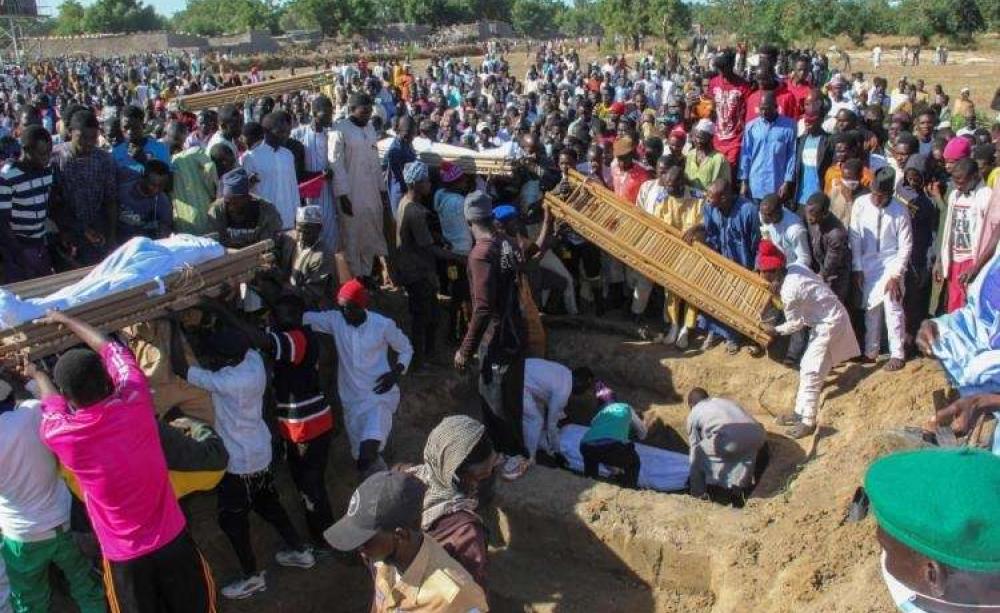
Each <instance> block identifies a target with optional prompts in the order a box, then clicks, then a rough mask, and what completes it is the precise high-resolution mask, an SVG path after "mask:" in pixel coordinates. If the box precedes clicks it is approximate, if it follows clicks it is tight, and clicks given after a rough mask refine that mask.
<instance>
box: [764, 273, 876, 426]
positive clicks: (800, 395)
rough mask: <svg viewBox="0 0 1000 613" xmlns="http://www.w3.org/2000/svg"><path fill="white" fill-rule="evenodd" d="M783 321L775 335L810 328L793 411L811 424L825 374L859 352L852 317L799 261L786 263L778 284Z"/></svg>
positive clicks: (831, 292)
mask: <svg viewBox="0 0 1000 613" xmlns="http://www.w3.org/2000/svg"><path fill="white" fill-rule="evenodd" d="M781 302H782V303H783V305H784V309H785V323H783V324H781V325H780V326H778V327H777V332H778V334H781V335H783V336H787V335H790V334H794V333H796V332H798V331H799V330H801V329H803V328H810V332H809V344H808V345H807V346H806V351H805V353H804V354H803V355H802V362H801V364H800V366H799V389H798V392H797V394H796V397H795V412H796V413H797V414H798V415H799V416H801V417H803V418H804V420H805V421H806V422H807V423H812V422H813V421H814V420H815V417H816V408H817V405H818V403H819V393H820V391H822V389H823V382H824V379H826V375H827V373H829V372H830V369H831V368H833V367H834V366H836V365H837V364H839V363H841V362H843V361H845V360H849V359H851V358H853V357H855V356H857V355H859V354H860V353H861V349H860V348H859V347H858V341H857V338H856V337H855V335H854V329H853V328H852V327H851V318H850V317H849V316H848V314H847V309H845V308H844V305H843V304H841V303H840V300H839V299H838V298H837V295H836V294H834V293H833V290H831V289H830V287H829V286H828V285H827V284H826V283H825V282H824V281H823V279H821V278H820V276H819V275H817V274H816V273H814V272H813V271H811V270H809V269H808V268H806V267H805V266H802V265H801V264H789V266H788V273H787V274H786V275H785V280H784V282H783V283H782V284H781Z"/></svg>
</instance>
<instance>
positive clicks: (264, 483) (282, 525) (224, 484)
mask: <svg viewBox="0 0 1000 613" xmlns="http://www.w3.org/2000/svg"><path fill="white" fill-rule="evenodd" d="M216 491H217V493H218V511H219V527H220V528H221V529H222V531H223V532H224V533H225V535H226V537H228V538H229V542H230V543H231V544H232V546H233V549H234V550H235V551H236V557H237V558H239V561H240V568H241V569H242V570H243V574H244V575H252V574H254V573H256V572H257V570H258V569H257V558H256V556H255V555H254V552H253V545H252V544H251V543H250V511H255V512H256V513H257V515H260V516H261V518H262V519H263V520H264V521H266V522H267V523H269V524H271V525H272V526H274V529H275V530H277V531H278V534H280V535H281V538H282V540H284V541H285V544H286V545H288V547H289V548H291V549H302V540H301V539H300V538H299V534H298V532H296V530H295V526H293V525H292V520H291V519H289V517H288V513H287V512H286V511H285V507H283V506H282V505H281V498H280V496H279V495H278V490H277V489H276V488H275V487H274V475H273V473H272V472H271V469H270V468H268V469H266V470H262V471H260V472H258V473H253V474H250V475H234V474H233V473H229V472H227V473H226V474H225V475H224V476H223V477H222V481H221V482H220V483H219V486H218V489H217V490H216Z"/></svg>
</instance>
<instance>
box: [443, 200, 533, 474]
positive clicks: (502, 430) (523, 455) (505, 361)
mask: <svg viewBox="0 0 1000 613" xmlns="http://www.w3.org/2000/svg"><path fill="white" fill-rule="evenodd" d="M465 218H466V220H467V221H468V222H469V226H470V227H471V229H472V236H473V238H474V239H475V244H474V245H473V247H472V250H471V251H470V252H469V258H468V274H469V288H470V290H471V295H472V305H473V311H472V320H471V321H470V322H469V328H468V330H467V332H466V334H465V338H464V339H462V343H461V345H460V346H459V348H458V350H457V351H456V352H455V367H456V368H457V369H458V370H460V371H461V370H464V369H465V366H466V364H468V362H469V360H470V359H471V358H472V356H473V355H474V354H478V356H479V369H478V371H479V396H480V400H481V405H482V418H483V422H484V423H485V425H486V431H487V432H488V433H489V435H490V438H491V439H492V440H493V442H494V444H495V445H496V446H497V451H499V452H500V453H503V454H505V455H506V456H507V460H506V462H505V465H504V467H503V476H504V478H506V479H516V478H518V477H520V476H521V475H523V474H524V471H526V470H527V469H528V466H529V465H530V463H529V462H528V459H527V451H526V449H525V447H524V439H523V433H522V427H521V419H522V413H523V398H522V393H523V391H524V360H525V353H526V349H527V343H528V338H527V337H528V330H527V324H526V322H525V317H524V313H523V311H522V306H521V301H520V287H519V274H520V266H521V264H522V257H523V256H522V254H521V251H520V249H519V248H518V246H517V244H516V243H515V242H514V240H513V239H511V238H510V237H508V236H506V235H505V234H504V233H502V232H498V231H497V230H496V228H495V226H494V223H493V203H492V201H491V200H490V197H489V196H487V195H486V194H484V193H482V192H480V191H474V192H472V193H471V194H469V195H468V196H466V199H465Z"/></svg>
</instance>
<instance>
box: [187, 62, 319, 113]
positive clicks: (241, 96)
mask: <svg viewBox="0 0 1000 613" xmlns="http://www.w3.org/2000/svg"><path fill="white" fill-rule="evenodd" d="M336 80H337V73H336V72H335V71H333V70H321V71H319V72H308V73H305V74H299V75H292V76H289V77H281V78H279V79H271V80H269V81H261V82H260V83H251V84H250V85H240V86H237V87H226V88H223V89H217V90H215V91H211V92H201V93H198V94H191V95H188V96H178V97H177V98H175V99H174V100H173V103H175V104H176V106H177V110H179V111H188V112H192V113H193V112H196V111H200V110H202V109H210V108H216V107H220V106H222V105H224V104H236V103H240V102H246V101H248V100H253V99H254V98H262V97H264V96H281V95H282V94H292V93H295V92H299V91H303V90H313V91H315V90H319V89H320V88H321V87H323V86H324V85H331V84H333V83H335V82H336Z"/></svg>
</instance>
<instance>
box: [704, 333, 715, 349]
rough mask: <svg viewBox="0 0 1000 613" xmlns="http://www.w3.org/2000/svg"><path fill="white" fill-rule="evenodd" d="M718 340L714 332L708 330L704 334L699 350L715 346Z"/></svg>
mask: <svg viewBox="0 0 1000 613" xmlns="http://www.w3.org/2000/svg"><path fill="white" fill-rule="evenodd" d="M718 342H719V337H718V336H716V335H715V332H709V333H708V334H707V335H706V336H705V340H704V341H702V343H701V350H702V351H708V350H709V349H711V348H712V347H715V345H716V343H718Z"/></svg>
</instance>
